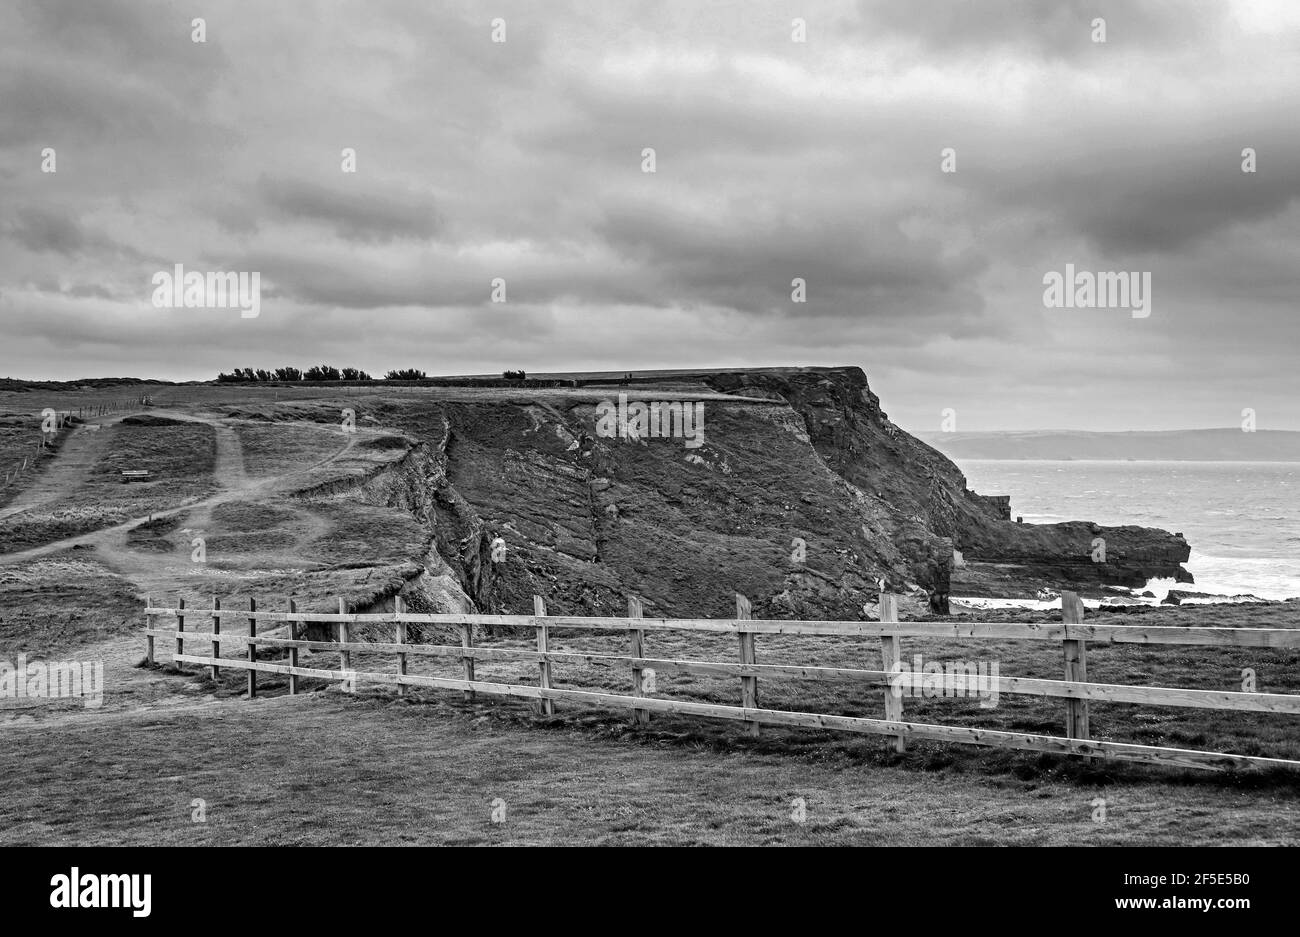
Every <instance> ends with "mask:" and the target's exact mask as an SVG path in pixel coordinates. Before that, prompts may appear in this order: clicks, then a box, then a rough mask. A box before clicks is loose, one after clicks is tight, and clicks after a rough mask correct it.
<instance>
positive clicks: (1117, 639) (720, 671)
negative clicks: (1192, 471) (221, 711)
mask: <svg viewBox="0 0 1300 937" xmlns="http://www.w3.org/2000/svg"><path fill="white" fill-rule="evenodd" d="M533 603H534V609H533V612H534V613H533V614H532V615H447V614H417V613H410V612H408V611H406V610H405V608H404V607H403V605H402V602H401V599H400V598H399V599H397V600H396V609H397V610H396V611H394V612H384V613H377V614H354V613H348V612H346V611H345V608H344V600H343V599H341V598H340V599H339V611H338V613H322V612H302V611H298V609H297V607H296V605H295V603H294V600H293V599H289V600H288V610H287V611H282V612H272V611H262V610H259V609H258V607H257V602H256V601H255V600H249V607H248V609H247V610H243V609H238V610H236V609H223V608H222V607H221V602H220V600H219V599H214V600H213V603H212V607H211V608H207V609H199V608H187V607H186V606H185V602H184V600H182V601H181V602H180V603H179V605H178V607H176V608H166V607H154V606H153V605H152V603H151V602H150V603H147V605H148V607H146V609H145V615H146V619H147V621H146V629H145V635H146V638H147V642H148V657H147V660H148V662H149V663H150V664H153V663H154V662H155V648H154V641H155V639H157V638H163V639H165V640H167V641H175V647H176V649H175V653H174V655H173V660H174V662H175V663H176V665H177V666H178V667H182V668H183V666H184V665H185V664H195V665H200V666H207V667H210V668H211V673H212V676H213V677H216V676H218V675H219V672H220V669H221V668H233V669H240V670H245V671H247V678H248V695H249V696H250V697H251V696H255V695H256V693H257V674H258V673H273V674H285V675H287V676H288V678H289V693H291V694H294V693H297V692H298V689H299V684H298V681H299V679H300V678H302V677H310V678H319V679H322V680H333V681H347V682H348V683H349V684H350V685H351V687H353V688H354V687H355V686H357V685H359V684H361V683H372V684H387V685H392V686H396V688H397V692H398V693H399V694H401V693H404V692H405V689H406V687H410V686H415V687H431V688H437V689H448V690H461V691H463V692H464V693H465V695H466V697H467V698H471V697H472V696H473V694H475V693H485V694H494V695H499V696H512V697H521V698H526V699H531V700H533V705H534V709H535V710H536V711H537V712H539V713H544V714H547V715H550V714H551V713H552V712H553V711H554V705H555V703H556V702H557V701H573V702H579V703H585V704H590V705H594V706H602V707H609V708H625V709H630V710H632V718H633V720H634V721H635V722H636V723H637V724H645V723H647V722H648V721H649V719H650V715H651V713H655V712H660V713H679V714H685V715H693V716H704V717H710V718H719V719H731V720H736V721H739V722H741V723H742V724H743V725H744V726H745V728H746V731H747V732H748V733H749V734H750V735H757V734H758V733H759V731H760V727H761V726H764V725H771V726H792V727H803V728H816V729H836V730H842V731H846V732H860V733H867V734H871V735H882V736H885V737H887V738H888V739H889V740H890V742H891V744H892V745H893V747H894V748H895V749H896V750H897V751H904V750H905V749H906V747H907V744H908V741H909V740H911V739H924V740H932V741H940V742H963V743H968V744H974V745H983V746H992V747H997V748H1010V749H1019V750H1025V751H1037V752H1050V753H1053V754H1066V755H1080V756H1085V757H1089V758H1098V759H1115V760H1125V761H1138V762H1148V763H1153V764H1159V765H1165V766H1175V767H1182V768H1203V769H1210V770H1224V769H1232V768H1240V769H1261V768H1290V769H1295V768H1300V761H1294V760H1287V759H1282V758H1266V757H1259V756H1250V755H1239V754H1230V753H1226V752H1207V751H1196V750H1190V749H1179V748H1170V747H1164V746H1157V745H1141V744H1135V743H1129V742H1110V741H1099V740H1095V739H1092V738H1091V737H1090V735H1089V725H1088V704H1089V702H1090V701H1098V702H1116V703H1141V704H1147V705H1157V706H1177V707H1195V708H1207V709H1219V710H1237V711H1242V712H1269V713H1283V714H1288V715H1300V695H1286V694H1276V693H1255V692H1233V691H1226V690H1198V689H1185V688H1174V687H1152V686H1134V685H1127V684H1106V683H1092V682H1089V680H1088V657H1087V648H1088V645H1089V644H1098V643H1101V644H1146V645H1185V646H1203V647H1218V648H1275V649H1284V648H1300V629H1286V628H1219V627H1204V628H1201V627H1196V628H1188V627H1170V626H1146V625H1089V624H1085V623H1084V610H1083V603H1082V601H1081V600H1080V599H1079V597H1078V596H1077V595H1075V594H1073V593H1069V592H1067V593H1064V594H1063V596H1062V621H1061V622H1060V623H1055V622H1052V623H1024V622H983V623H972V622H965V621H953V622H902V621H899V620H898V604H897V597H896V596H894V595H889V594H882V595H881V596H880V616H879V617H880V621H878V622H859V621H783V620H755V619H753V618H752V617H751V615H750V603H749V601H748V600H747V599H746V598H745V597H744V596H740V595H737V596H736V617H735V618H734V619H664V618H645V617H644V616H643V611H642V605H641V602H640V600H639V599H637V598H635V597H633V598H630V599H629V601H628V615H627V617H624V618H615V617H600V618H595V617H592V618H584V617H574V616H567V615H548V614H547V613H546V606H545V603H544V601H543V600H542V598H541V597H540V596H535V597H534V599H533ZM196 616H197V617H200V618H206V619H209V620H210V621H211V630H210V631H206V632H203V631H187V630H186V628H185V625H186V621H187V620H191V621H192V620H193V619H194V618H195V617H196ZM158 618H174V619H175V625H176V627H175V629H174V630H171V629H165V628H158V627H155V624H156V619H158ZM223 619H224V620H232V619H233V620H239V619H244V620H246V621H247V634H232V633H229V632H226V633H223V632H222V631H221V623H222V621H223ZM259 623H273V624H274V627H276V628H278V627H281V626H284V625H287V626H288V630H289V636H288V637H287V638H284V637H271V636H269V635H266V634H260V635H259V634H258V626H259ZM309 624H310V625H314V626H316V627H317V628H319V627H321V626H326V627H331V626H332V627H331V630H332V631H333V633H334V638H333V639H331V640H309V639H306V638H304V637H302V636H300V631H301V629H304V628H305V627H306V626H307V625H309ZM412 624H421V625H441V626H456V627H458V628H459V632H460V638H461V640H460V643H459V644H422V643H410V642H408V641H407V626H408V625H412ZM354 625H388V626H391V627H392V628H393V633H394V640H393V641H391V642H382V643H381V642H373V641H354V640H350V639H349V629H350V628H351V627H352V626H354ZM474 625H480V626H491V627H496V628H523V629H529V630H532V631H535V633H536V638H537V650H535V651H533V650H528V649H522V648H510V647H483V646H476V645H475V644H474V631H473V626H474ZM555 628H563V629H578V630H586V631H588V632H600V631H604V632H626V633H627V635H628V638H629V650H628V653H627V654H590V653H579V652H569V651H553V650H551V649H550V634H551V630H552V629H555ZM658 631H679V632H697V633H705V634H714V635H717V634H734V635H735V636H736V640H737V659H736V660H734V661H702V660H678V659H661V658H653V657H647V656H645V639H646V633H647V632H658ZM759 635H808V636H819V637H832V638H835V637H838V638H845V637H855V638H862V637H867V638H878V639H879V641H880V652H881V669H880V670H865V669H857V668H845V667H821V666H802V665H791V664H760V663H758V662H757V653H756V638H757V637H758V636H759ZM903 638H911V639H916V638H925V639H930V640H948V641H950V640H962V641H965V640H974V641H980V640H999V641H1005V640H1015V641H1021V640H1025V641H1046V642H1049V643H1054V644H1060V645H1061V653H1062V666H1063V676H1064V679H1062V680H1044V679H1037V678H1027V677H1014V676H1001V675H996V676H990V675H987V674H985V675H979V676H975V675H971V674H965V675H963V674H957V673H954V674H945V679H946V680H949V681H950V682H949V685H950V686H952V687H953V688H954V689H955V690H965V691H966V692H967V693H968V694H969V695H972V696H973V695H975V691H976V690H979V689H981V688H982V687H987V688H989V689H992V690H995V691H996V692H997V693H998V694H1004V693H1005V694H1021V695H1029V696H1037V697H1051V698H1059V699H1062V700H1064V703H1065V734H1064V736H1052V735H1038V734H1030V733H1023V732H1010V731H1004V730H995V729H983V728H973V727H965V726H949V725H931V724H926V723H919V722H908V721H906V719H905V718H904V705H905V702H906V697H905V696H904V695H903V693H902V692H901V690H902V689H903V688H905V687H906V686H907V685H909V682H910V681H913V680H914V679H916V678H913V677H910V676H908V675H907V674H906V673H904V672H903V670H902V669H900V668H901V664H900V662H901V661H902V643H901V642H902V639H903ZM194 641H203V642H207V643H209V644H210V645H211V647H212V650H211V651H209V654H208V655H206V656H205V655H199V654H193V653H186V650H185V644H186V642H194ZM222 644H235V645H241V646H243V647H244V648H245V650H246V656H245V657H238V658H237V657H228V656H224V655H222V654H221V645H222ZM258 647H263V648H272V649H275V648H279V649H285V650H286V651H287V655H288V657H287V661H286V662H284V663H278V662H274V661H269V660H258V659H257V658H256V649H257V648H258ZM303 650H307V651H312V652H328V653H332V654H338V655H339V667H338V669H323V668H319V667H301V666H299V662H298V653H299V651H303ZM353 652H358V653H367V654H393V655H394V656H395V658H396V668H395V670H394V671H392V672H386V671H354V670H352V669H351V655H352V653H353ZM411 655H426V656H433V657H442V658H452V659H459V660H460V661H461V665H462V668H463V670H462V673H463V676H462V677H461V678H454V677H443V676H430V675H423V674H411V673H408V672H407V661H408V658H409V657H410V656H411ZM477 660H490V661H515V662H518V661H528V662H535V663H536V664H537V667H538V679H537V684H536V685H530V684H517V683H499V682H492V681H485V680H480V679H476V677H475V673H474V664H475V661H477ZM564 663H579V664H592V663H602V664H609V665H614V666H627V667H628V668H629V670H630V675H629V693H628V694H626V695H623V694H615V693H608V692H597V691H592V690H577V689H562V688H557V687H556V686H554V685H553V682H552V672H551V666H552V664H564ZM648 671H662V672H665V673H684V674H695V675H707V676H723V677H736V678H739V679H740V682H741V689H740V705H738V706H728V705H723V704H719V703H710V702H700V701H694V700H680V699H665V698H661V697H659V696H652V695H649V694H648V693H647V691H646V689H645V683H646V673H647V672H648ZM762 677H780V678H799V679H808V680H838V681H851V682H856V683H858V684H859V685H863V686H872V687H884V688H885V703H884V714H883V715H884V718H882V719H876V718H867V717H861V716H844V715H834V714H829V713H816V712H800V711H787V710H775V709H764V708H761V707H760V706H759V704H758V681H759V679H760V678H762ZM918 682H919V681H917V682H911V683H910V685H912V686H915V685H917V683H918Z"/></svg>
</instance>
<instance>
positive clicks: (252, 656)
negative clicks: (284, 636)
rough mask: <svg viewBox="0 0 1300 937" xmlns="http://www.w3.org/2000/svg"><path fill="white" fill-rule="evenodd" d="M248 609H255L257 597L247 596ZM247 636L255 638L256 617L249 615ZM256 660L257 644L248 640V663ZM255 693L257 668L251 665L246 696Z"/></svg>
mask: <svg viewBox="0 0 1300 937" xmlns="http://www.w3.org/2000/svg"><path fill="white" fill-rule="evenodd" d="M248 610H249V611H250V612H255V611H257V599H255V598H253V597H252V596H249V598H248ZM248 636H249V637H250V638H255V637H257V619H256V618H252V617H250V618H249V619H248ZM256 660H257V645H256V644H254V643H253V642H252V641H249V642H248V662H249V663H250V664H252V663H254V662H256ZM256 695H257V670H256V669H254V668H252V667H249V668H248V698H249V699H252V698H253V697H254V696H256Z"/></svg>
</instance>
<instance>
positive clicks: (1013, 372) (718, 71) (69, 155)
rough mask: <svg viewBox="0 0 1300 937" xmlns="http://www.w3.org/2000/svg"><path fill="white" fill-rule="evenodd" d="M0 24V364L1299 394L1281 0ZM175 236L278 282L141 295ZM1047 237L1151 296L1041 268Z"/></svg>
mask: <svg viewBox="0 0 1300 937" xmlns="http://www.w3.org/2000/svg"><path fill="white" fill-rule="evenodd" d="M196 16H201V17H203V18H204V19H205V21H206V39H207V41H206V42H205V43H195V42H193V41H192V32H193V27H192V25H191V20H192V19H193V18H194V17H196ZM494 17H501V18H503V19H504V20H505V22H506V41H505V42H504V43H494V42H493V41H492V23H491V21H492V19H493V18H494ZM796 17H799V18H802V19H803V20H805V21H806V24H807V26H806V29H807V41H806V42H803V43H798V42H794V41H792V20H793V19H794V18H796ZM1096 17H1103V18H1104V19H1105V29H1106V40H1107V41H1106V42H1105V43H1097V42H1094V41H1093V40H1092V36H1093V32H1094V27H1093V25H1092V22H1093V20H1094V19H1095V18H1096ZM0 44H2V45H0V52H2V54H0V338H3V341H0V376H5V375H9V376H15V377H25V378H56V379H68V378H76V377H86V376H102V375H131V376H139V377H161V378H168V379H177V380H187V379H208V378H211V377H213V376H215V374H216V372H217V371H219V370H228V369H230V368H232V367H236V366H249V367H274V366H276V365H280V364H294V365H298V366H304V367H305V366H307V365H309V364H312V363H316V362H319V361H328V362H331V363H334V364H336V365H345V364H351V365H355V366H358V367H361V368H364V369H367V370H369V371H371V372H372V373H376V374H379V373H382V372H383V371H384V370H386V369H388V368H392V367H419V368H423V369H425V370H427V371H428V372H430V373H452V374H455V373H462V374H463V373H490V372H499V371H501V370H503V369H505V368H515V367H520V368H526V369H527V370H529V371H551V370H582V369H601V370H606V369H614V370H622V369H635V368H661V367H694V366H701V367H715V366H716V367H733V366H761V365H800V364H816V365H834V364H855V365H860V366H861V367H862V368H863V369H864V370H865V371H866V372H867V375H868V377H869V378H870V380H871V384H872V387H873V389H874V390H875V391H876V392H877V393H878V394H879V395H880V396H881V399H882V401H883V403H884V405H885V408H886V409H887V411H888V412H889V413H890V415H891V416H892V417H893V419H894V420H895V421H896V422H898V423H899V424H900V425H902V426H904V427H905V428H907V429H909V430H912V431H914V432H925V431H933V430H937V429H939V428H940V420H941V411H942V410H943V409H944V408H952V409H954V410H955V411H956V422H957V425H956V429H957V430H959V431H974V430H986V429H1034V428H1079V429H1099V430H1100V429H1173V428H1189V427H1200V426H1236V425H1238V423H1239V422H1240V420H1241V411H1242V409H1243V408H1246V407H1250V408H1253V409H1255V411H1256V413H1257V418H1258V426H1259V428H1261V429H1300V315H1298V314H1297V313H1298V310H1297V305H1298V297H1300V289H1298V288H1297V287H1298V283H1300V204H1298V203H1297V195H1300V141H1297V114H1298V113H1300V4H1298V3H1295V2H1294V0H1279V2H1267V0H1251V2H1242V3H1238V4H1228V3H1219V2H1212V3H1208V2H1207V3H1195V2H1167V3H1155V2H1136V0H1124V2H1115V0H1088V2H1073V0H1066V2H1047V0H981V2H979V3H967V2H960V3H954V2H934V3H924V4H922V3H914V2H905V0H890V2H864V3H851V2H838V3H815V2H808V0H790V2H775V3H762V2H753V0H746V2H741V3H722V2H701V0H688V2H680V3H644V2H635V3H634V2H626V0H623V2H608V0H602V2H600V3H583V4H572V5H570V4H563V3H559V2H551V0H547V2H539V0H527V2H523V3H513V2H502V0H493V2H492V3H488V4H484V3H442V2H437V0H433V2H431V0H365V2H355V3H335V2H319V3H293V4H288V3H268V2H249V3H240V2H231V3H228V2H216V0H199V2H195V3H189V4H176V3H170V2H148V0H95V2H80V0H79V2H52V0H36V2H7V3H5V4H3V6H0ZM45 147H53V148H54V149H55V152H56V159H57V172H56V173H43V172H42V171H41V163H42V158H41V151H42V149H43V148H45ZM345 147H352V148H355V150H356V154H357V159H356V168H357V171H356V172H355V173H345V172H343V171H342V168H341V166H342V154H341V151H342V150H343V148H345ZM646 147H653V148H654V150H655V163H656V166H655V168H656V172H654V173H653V174H651V173H646V172H643V171H642V165H643V159H642V151H643V149H644V148H646ZM945 147H952V148H953V149H954V150H955V151H956V172H953V173H945V172H943V171H942V170H941V151H942V150H943V149H944V148H945ZM1245 147H1253V148H1254V149H1255V150H1256V152H1257V172H1255V173H1253V174H1250V173H1243V172H1242V156H1241V151H1242V149H1243V148H1245ZM177 263H181V264H184V265H185V267H186V269H188V270H200V271H208V270H230V271H258V272H259V273H260V275H261V280H262V304H261V314H260V316H258V317H257V318H255V319H250V318H241V316H240V314H239V312H238V310H231V309H169V308H163V309H158V308H155V307H154V306H153V305H152V303H151V297H152V294H153V284H152V282H151V277H152V276H153V274H154V273H155V272H156V271H160V270H168V271H170V270H171V269H172V267H173V265H175V264H177ZM1067 263H1072V264H1074V265H1075V267H1076V268H1077V269H1079V270H1089V271H1110V270H1125V271H1147V272H1150V273H1151V275H1152V292H1153V296H1152V304H1151V311H1150V315H1149V317H1147V318H1134V317H1133V316H1132V314H1131V313H1130V311H1129V310H1127V309H1078V308H1075V309H1048V308H1045V307H1044V304H1043V291H1044V286H1043V276H1044V274H1045V273H1047V272H1048V271H1053V270H1055V271H1064V269H1065V265H1066V264H1067ZM496 277H501V278H503V279H504V280H505V281H506V289H507V298H508V301H507V302H506V303H504V304H501V303H496V304H494V303H492V302H490V292H491V281H492V280H493V278H496ZM795 277H802V278H804V279H805V280H806V281H807V302H806V303H802V304H799V303H794V302H792V301H791V281H792V280H793V279H794V278H795Z"/></svg>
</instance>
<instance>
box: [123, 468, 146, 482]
mask: <svg viewBox="0 0 1300 937" xmlns="http://www.w3.org/2000/svg"><path fill="white" fill-rule="evenodd" d="M152 477H153V476H152V475H151V474H150V473H149V470H148V469H124V470H123V471H122V484H123V485H125V484H127V483H129V482H147V481H149V480H150V478H152Z"/></svg>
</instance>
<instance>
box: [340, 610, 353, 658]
mask: <svg viewBox="0 0 1300 937" xmlns="http://www.w3.org/2000/svg"><path fill="white" fill-rule="evenodd" d="M347 613H348V605H347V602H345V601H344V600H343V596H339V614H340V615H346V614H347ZM349 630H350V629H349V628H348V623H347V622H346V621H341V622H339V644H347V643H348V631H349ZM351 669H352V652H351V651H347V650H340V651H339V670H340V671H343V670H351Z"/></svg>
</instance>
